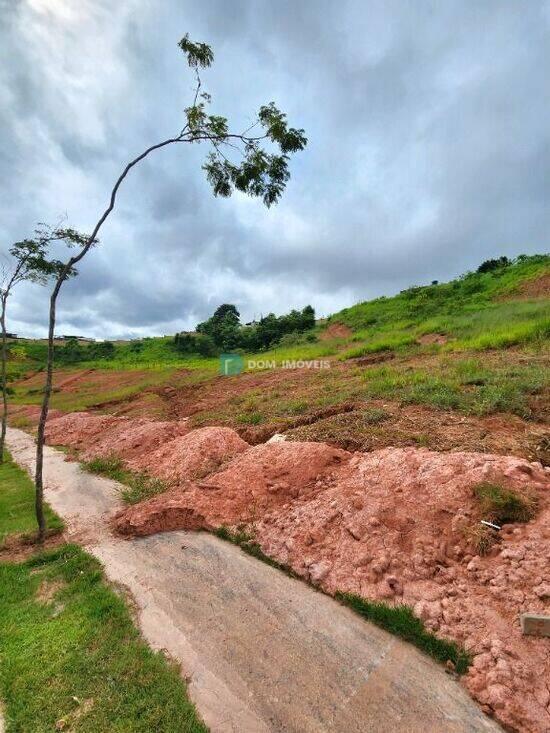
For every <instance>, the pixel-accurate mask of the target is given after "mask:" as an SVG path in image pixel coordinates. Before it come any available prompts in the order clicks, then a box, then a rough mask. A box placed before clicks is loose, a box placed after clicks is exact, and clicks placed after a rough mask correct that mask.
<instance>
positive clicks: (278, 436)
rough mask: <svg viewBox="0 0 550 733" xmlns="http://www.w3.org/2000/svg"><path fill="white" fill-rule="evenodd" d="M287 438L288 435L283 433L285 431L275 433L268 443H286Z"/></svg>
mask: <svg viewBox="0 0 550 733" xmlns="http://www.w3.org/2000/svg"><path fill="white" fill-rule="evenodd" d="M285 440H286V435H283V433H275V435H272V436H271V438H270V439H269V440H268V441H267V442H268V443H284V441H285Z"/></svg>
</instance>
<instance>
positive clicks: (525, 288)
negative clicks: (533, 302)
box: [514, 272, 550, 298]
mask: <svg viewBox="0 0 550 733" xmlns="http://www.w3.org/2000/svg"><path fill="white" fill-rule="evenodd" d="M519 294H520V295H522V296H523V297H524V298H549V297H550V272H545V273H544V274H543V275H540V276H539V277H535V278H533V279H532V280H527V281H526V282H524V283H522V284H521V287H520V289H519ZM514 298H517V294H514Z"/></svg>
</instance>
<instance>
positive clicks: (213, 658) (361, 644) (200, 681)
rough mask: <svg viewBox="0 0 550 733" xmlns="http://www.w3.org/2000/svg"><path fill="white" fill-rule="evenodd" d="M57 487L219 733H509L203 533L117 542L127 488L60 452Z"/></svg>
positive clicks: (446, 686) (326, 607)
mask: <svg viewBox="0 0 550 733" xmlns="http://www.w3.org/2000/svg"><path fill="white" fill-rule="evenodd" d="M8 445H9V449H10V451H11V453H12V455H13V457H14V459H15V460H16V461H17V462H18V463H19V464H20V465H22V466H25V467H27V468H29V469H30V468H32V465H33V462H34V444H33V440H32V439H31V438H30V437H29V436H28V435H27V434H26V433H23V432H21V431H19V430H13V429H11V430H9V433H8ZM45 479H46V498H47V500H48V502H49V503H50V504H51V506H52V507H53V508H54V509H55V511H56V512H58V513H59V514H60V515H61V516H62V517H64V519H65V520H66V522H67V526H68V539H70V540H71V539H72V540H74V541H78V542H79V543H80V544H82V545H84V546H85V547H86V549H87V550H89V551H90V552H91V553H93V554H94V555H95V556H96V557H97V558H99V560H101V562H102V563H103V565H104V566H105V571H106V574H107V576H108V577H109V578H110V580H111V581H114V582H116V583H121V584H124V586H126V587H127V588H128V589H129V591H130V592H131V594H132V596H133V598H134V600H135V604H136V608H137V615H138V620H139V625H140V627H141V629H142V632H143V634H144V636H145V638H146V639H147V640H148V642H149V643H150V644H151V646H152V647H154V648H157V649H158V648H164V649H166V650H167V651H168V652H169V653H170V655H171V656H172V657H174V658H175V659H177V660H178V662H179V663H180V664H181V669H182V673H183V675H184V677H185V678H187V679H188V681H189V692H190V695H191V698H192V699H193V701H194V702H195V704H196V705H197V708H198V710H199V712H200V714H201V715H202V717H203V719H204V720H205V722H206V723H207V725H208V726H209V727H210V729H211V730H212V731H213V732H214V733H217V732H218V731H219V732H220V733H231V732H234V733H263V732H264V731H265V732H267V731H277V732H281V733H282V732H283V731H284V732H285V733H321V732H323V731H345V732H346V733H368V732H369V731H373V733H374V732H376V733H379V732H380V731H385V733H391V732H393V731H400V732H401V731H406V732H407V733H416V732H418V733H420V732H422V733H426V732H427V731H434V732H435V731H437V733H440V732H441V731H445V732H446V733H455V732H456V733H458V732H459V731H460V732H461V733H462V732H464V733H465V732H466V731H468V732H472V733H473V732H474V731H475V732H476V733H478V732H480V731H499V730H500V728H499V726H497V725H496V723H494V722H493V721H491V720H489V719H488V718H486V717H485V716H484V715H483V714H482V713H481V711H480V710H479V708H478V707H477V705H476V704H475V703H474V702H473V700H471V698H470V697H469V696H468V694H467V693H466V692H465V690H464V689H463V688H462V687H461V686H460V684H459V683H458V682H456V681H455V680H453V679H452V678H451V677H450V676H448V675H447V674H445V672H444V671H443V670H442V668H441V667H439V666H438V665H436V664H435V663H433V662H432V661H431V660H430V659H428V658H427V657H425V656H424V655H422V654H420V653H419V652H417V651H416V650H415V649H414V648H413V647H412V646H410V645H408V644H405V643H403V642H400V641H399V640H397V639H395V638H394V637H392V636H390V635H389V634H386V633H385V632H383V631H381V630H379V629H378V628H376V627H375V626H372V625H371V624H369V623H366V622H365V621H363V620H361V619H360V618H359V617H357V616H356V615H355V614H353V613H352V612H351V611H350V610H348V609H346V608H343V607H342V606H340V605H339V604H338V603H336V602H335V601H334V600H332V599H331V598H328V597H327V596H324V595H322V594H321V593H317V592H316V591H315V590H313V589H312V588H309V587H308V586H306V585H305V584H304V583H301V582H299V581H296V580H292V579H290V578H288V577H286V576H285V575H284V574H283V573H281V572H279V571H277V570H274V569H272V568H270V567H268V566H267V565H265V564H264V563H261V562H259V561H257V560H255V559H253V558H251V557H249V556H247V555H246V554H244V553H243V552H242V551H241V550H239V549H238V548H236V547H234V546H232V545H231V544H228V543H226V542H222V541H221V540H219V539H217V538H216V537H213V536H211V535H208V534H205V533H189V532H179V531H178V532H171V533H166V534H160V535H156V536H152V537H145V538H140V539H134V540H122V539H119V538H117V537H113V536H112V535H111V534H110V532H109V529H108V518H109V515H110V514H112V513H113V511H115V510H116V509H117V508H118V507H119V506H120V503H119V498H118V494H119V489H120V486H119V485H118V484H116V483H115V482H113V481H108V480H106V479H102V478H98V477H96V476H91V475H89V474H86V473H84V472H82V471H81V470H80V468H79V467H78V465H77V464H75V463H70V462H66V461H65V456H64V455H63V454H62V453H59V452H57V451H55V450H53V449H51V448H48V449H46V454H45Z"/></svg>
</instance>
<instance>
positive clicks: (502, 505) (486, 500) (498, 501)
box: [473, 482, 537, 525]
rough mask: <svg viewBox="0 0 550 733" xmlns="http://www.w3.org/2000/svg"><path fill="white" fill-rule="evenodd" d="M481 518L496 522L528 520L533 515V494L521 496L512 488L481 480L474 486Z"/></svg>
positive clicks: (534, 508) (535, 505)
mask: <svg viewBox="0 0 550 733" xmlns="http://www.w3.org/2000/svg"><path fill="white" fill-rule="evenodd" d="M473 491H474V496H475V498H476V499H477V501H478V504H479V508H480V510H481V513H482V514H483V518H484V519H487V520H488V521H490V522H495V523H496V524H499V525H501V524H507V523H510V522H528V521H529V520H530V519H532V518H533V517H534V516H535V513H536V509H537V500H536V497H534V496H521V495H520V494H518V493H517V492H515V491H513V489H507V488H505V487H504V486H500V485H499V484H492V483H489V482H482V483H480V484H477V485H476V486H474V489H473Z"/></svg>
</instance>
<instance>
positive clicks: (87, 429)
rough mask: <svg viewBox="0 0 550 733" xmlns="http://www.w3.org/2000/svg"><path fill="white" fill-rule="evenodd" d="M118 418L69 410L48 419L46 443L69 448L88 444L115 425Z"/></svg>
mask: <svg viewBox="0 0 550 733" xmlns="http://www.w3.org/2000/svg"><path fill="white" fill-rule="evenodd" d="M117 423H118V418H116V417H113V416H112V415H90V414H89V413H88V412H69V413H67V414H66V415H61V416H60V417H55V418H53V419H50V420H48V423H47V426H46V443H48V444H49V445H65V446H68V447H71V448H81V447H83V446H86V447H87V446H89V445H90V444H91V443H92V442H93V441H95V440H98V439H99V438H100V437H101V436H104V435H105V433H106V431H108V430H109V429H110V428H112V427H113V426H114V425H117Z"/></svg>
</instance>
